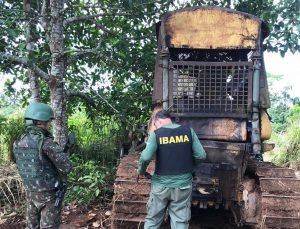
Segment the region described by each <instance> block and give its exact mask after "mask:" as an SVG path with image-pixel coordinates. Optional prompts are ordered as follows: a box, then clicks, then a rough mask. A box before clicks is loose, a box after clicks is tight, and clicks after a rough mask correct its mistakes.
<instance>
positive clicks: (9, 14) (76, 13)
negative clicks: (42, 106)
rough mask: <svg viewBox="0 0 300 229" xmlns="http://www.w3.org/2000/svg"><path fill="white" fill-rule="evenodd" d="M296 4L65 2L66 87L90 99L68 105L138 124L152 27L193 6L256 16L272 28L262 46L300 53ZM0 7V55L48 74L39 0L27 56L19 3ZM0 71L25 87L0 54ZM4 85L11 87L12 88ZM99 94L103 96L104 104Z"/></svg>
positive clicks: (147, 82) (146, 108) (148, 82)
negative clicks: (80, 105)
mask: <svg viewBox="0 0 300 229" xmlns="http://www.w3.org/2000/svg"><path fill="white" fill-rule="evenodd" d="M57 1H58V0H57ZM297 3H298V1H295V0H280V1H279V2H278V3H277V4H275V3H273V1H270V0H268V1H262V0H260V1H250V0H247V1H241V0H238V1H231V0H222V1H216V0H190V1H179V0H174V1H169V0H159V1H158V0H157V1H129V0H127V1H119V0H118V1H115V0H107V1H102V2H101V3H100V2H99V3H96V2H91V1H86V0H84V1H81V0H72V1H68V2H66V7H65V9H64V11H63V13H64V19H65V26H64V33H65V40H64V51H65V53H64V58H65V60H66V69H65V72H66V75H65V89H66V90H67V91H73V92H83V93H85V94H86V95H88V97H90V98H91V99H87V100H86V99H84V100H82V99H80V98H73V97H72V98H71V99H69V104H68V105H69V106H68V107H69V108H70V107H75V106H76V105H77V104H78V103H80V101H83V104H84V105H85V106H86V111H87V112H88V113H89V115H90V116H91V117H94V116H96V115H99V111H101V112H100V113H101V115H103V114H104V115H109V116H110V115H116V114H118V115H119V116H121V117H122V118H123V119H124V120H126V122H127V124H128V125H138V124H141V123H144V122H145V120H146V118H147V117H148V116H149V113H150V109H151V99H150V97H151V90H152V84H153V82H152V78H153V77H152V72H153V70H154V57H155V52H156V35H155V24H156V23H157V22H158V21H159V17H160V16H161V15H162V14H163V13H165V12H167V11H170V10H175V9H179V8H184V7H188V6H195V5H197V6H206V5H214V6H223V7H228V8H234V9H237V10H240V11H243V12H248V13H251V14H254V15H256V16H258V17H260V18H262V19H264V20H265V21H266V23H267V24H268V25H269V26H270V30H271V35H270V36H269V38H268V39H267V41H266V49H268V50H271V51H275V52H280V53H281V54H282V55H284V53H285V52H287V51H288V50H290V51H292V52H295V51H297V50H298V51H299V50H300V49H299V37H300V35H299V26H298V25H299V20H300V19H299V18H300V17H299V12H300V11H299V4H297ZM0 4H1V7H0V12H1V15H3V17H1V18H0V28H1V29H0V37H1V42H0V43H1V44H0V53H1V52H2V53H6V54H7V53H9V54H11V55H14V56H18V57H26V56H28V58H29V60H30V63H35V64H36V65H37V66H38V67H39V68H40V69H41V70H43V71H44V72H48V69H49V68H50V66H51V53H50V50H49V44H48V40H49V39H48V36H49V34H47V33H48V31H47V30H45V29H44V27H43V21H42V20H41V16H42V15H41V11H42V4H41V1H34V2H32V3H31V4H32V5H31V7H32V10H31V11H30V12H29V17H30V19H31V20H30V22H31V23H33V24H34V26H33V29H32V30H33V31H32V40H33V41H34V42H32V44H31V45H32V49H31V52H30V53H29V51H28V49H27V48H28V47H27V45H28V44H26V40H25V37H24V36H23V35H24V26H25V25H26V23H27V21H26V18H24V17H20V16H19V15H22V13H23V6H22V2H19V1H11V0H7V1H4V2H3V1H2V2H1V3H0ZM48 13H49V12H48ZM95 15H98V16H95ZM46 18H47V17H46ZM0 68H1V71H3V72H6V73H12V74H13V76H12V79H11V80H10V81H11V82H14V81H15V78H18V79H19V80H21V81H22V82H24V83H25V84H28V82H29V79H28V76H27V75H26V74H25V72H24V69H23V68H22V66H21V65H20V64H17V63H15V62H11V61H9V60H7V59H5V58H0ZM40 83H41V85H40V87H41V94H42V96H41V97H42V100H43V101H47V100H48V101H49V97H50V93H49V88H48V85H47V84H46V83H45V82H44V81H40ZM7 89H8V91H9V90H11V87H10V88H9V87H8V88H7ZM22 96H23V97H25V98H28V96H29V93H28V91H27V90H26V91H23V92H22ZM100 98H105V99H106V102H105V101H104V100H103V99H100ZM23 104H26V100H23ZM110 105H111V106H110ZM112 107H114V108H115V109H112ZM116 110H117V112H116ZM68 111H69V112H71V111H72V109H68Z"/></svg>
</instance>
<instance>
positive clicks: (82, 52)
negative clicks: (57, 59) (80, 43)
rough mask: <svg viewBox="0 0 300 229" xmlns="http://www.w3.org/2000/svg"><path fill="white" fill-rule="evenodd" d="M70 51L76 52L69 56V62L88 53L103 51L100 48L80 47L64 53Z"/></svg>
mask: <svg viewBox="0 0 300 229" xmlns="http://www.w3.org/2000/svg"><path fill="white" fill-rule="evenodd" d="M68 53H75V54H73V55H72V56H70V57H68V59H67V64H70V63H72V62H74V61H76V60H78V59H79V58H80V57H82V56H85V55H88V54H91V53H92V54H98V55H99V54H100V53H101V52H100V51H99V50H98V49H78V50H69V51H66V52H65V53H64V55H66V54H68Z"/></svg>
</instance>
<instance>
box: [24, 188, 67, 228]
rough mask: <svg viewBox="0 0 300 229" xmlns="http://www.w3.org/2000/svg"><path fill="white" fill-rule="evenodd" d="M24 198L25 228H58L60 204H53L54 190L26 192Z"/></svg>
mask: <svg viewBox="0 0 300 229" xmlns="http://www.w3.org/2000/svg"><path fill="white" fill-rule="evenodd" d="M26 199H27V200H26V201H27V202H26V229H39V228H41V229H42V228H51V229H57V228H59V225H60V217H61V216H60V213H61V206H60V207H55V206H54V203H55V191H49V192H26Z"/></svg>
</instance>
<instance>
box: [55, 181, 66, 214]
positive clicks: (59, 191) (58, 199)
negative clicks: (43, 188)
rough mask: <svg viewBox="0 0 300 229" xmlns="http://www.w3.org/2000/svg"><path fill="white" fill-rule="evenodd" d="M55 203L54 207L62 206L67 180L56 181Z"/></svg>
mask: <svg viewBox="0 0 300 229" xmlns="http://www.w3.org/2000/svg"><path fill="white" fill-rule="evenodd" d="M55 188H56V192H55V203H54V207H57V208H58V207H60V206H61V204H62V201H63V199H64V195H65V193H66V191H67V184H66V183H65V182H56V183H55Z"/></svg>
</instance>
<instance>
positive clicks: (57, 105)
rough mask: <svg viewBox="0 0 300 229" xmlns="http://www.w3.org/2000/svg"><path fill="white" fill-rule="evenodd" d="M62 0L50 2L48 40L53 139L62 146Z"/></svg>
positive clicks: (64, 108)
mask: <svg viewBox="0 0 300 229" xmlns="http://www.w3.org/2000/svg"><path fill="white" fill-rule="evenodd" d="M63 7H64V0H51V1H50V10H51V21H50V40H49V47H50V51H51V61H52V63H51V72H50V74H51V80H50V82H49V84H50V85H49V86H50V92H51V103H52V108H53V111H54V116H55V120H54V130H53V134H54V138H55V141H56V142H58V143H59V144H61V145H63V144H65V143H66V129H67V116H66V104H65V103H66V101H65V89H64V75H65V59H64V27H63V20H64V18H63V13H62V12H63Z"/></svg>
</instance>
